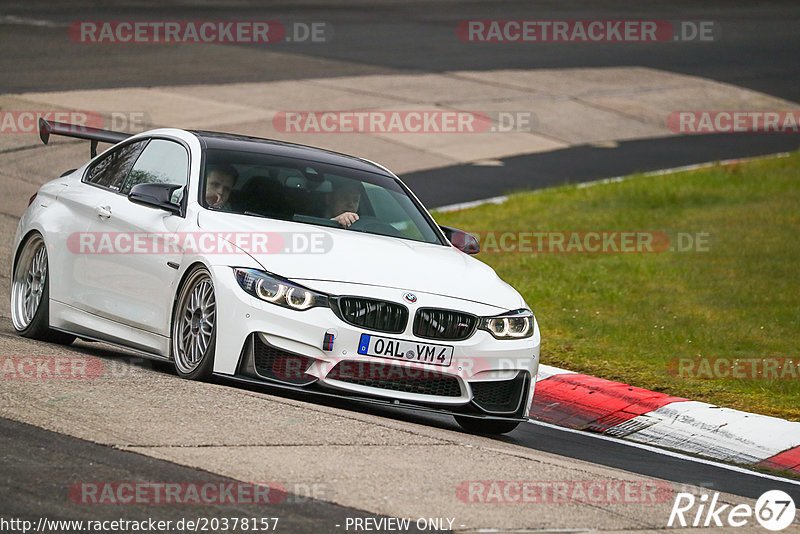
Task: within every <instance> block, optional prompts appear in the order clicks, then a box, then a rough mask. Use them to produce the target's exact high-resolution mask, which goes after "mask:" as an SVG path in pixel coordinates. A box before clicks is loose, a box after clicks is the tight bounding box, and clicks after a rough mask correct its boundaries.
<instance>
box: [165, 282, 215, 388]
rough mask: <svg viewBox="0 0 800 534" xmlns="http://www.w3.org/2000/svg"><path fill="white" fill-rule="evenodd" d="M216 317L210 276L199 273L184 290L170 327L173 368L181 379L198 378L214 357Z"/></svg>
mask: <svg viewBox="0 0 800 534" xmlns="http://www.w3.org/2000/svg"><path fill="white" fill-rule="evenodd" d="M216 315H217V301H216V299H215V298H214V284H213V283H212V281H211V276H209V274H208V272H207V271H206V270H205V269H198V270H196V271H195V272H194V273H193V274H191V275H190V276H189V279H188V280H187V281H186V283H185V284H184V286H183V290H182V291H181V294H180V298H179V301H178V303H177V306H176V308H175V318H174V321H173V326H172V350H173V356H174V358H175V367H176V369H177V370H178V372H179V373H180V374H181V375H184V376H186V375H189V377H190V378H199V376H193V375H195V374H200V373H201V372H202V371H201V370H200V367H201V366H204V364H206V365H205V366H204V367H206V366H207V365H208V364H207V362H208V359H209V358H211V357H213V352H214V346H213V343H214V340H215V336H214V326H215V324H216Z"/></svg>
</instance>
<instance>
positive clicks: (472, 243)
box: [439, 226, 481, 254]
mask: <svg viewBox="0 0 800 534" xmlns="http://www.w3.org/2000/svg"><path fill="white" fill-rule="evenodd" d="M439 228H441V229H442V232H444V236H445V237H446V238H447V239H448V241H450V243H452V244H453V246H454V247H456V248H457V249H458V250H460V251H461V252H466V253H467V254H477V253H478V252H480V251H481V244H480V241H478V238H477V237H475V236H474V235H472V234H468V233H467V232H465V231H464V230H459V229H458V228H450V227H449V226H440V227H439Z"/></svg>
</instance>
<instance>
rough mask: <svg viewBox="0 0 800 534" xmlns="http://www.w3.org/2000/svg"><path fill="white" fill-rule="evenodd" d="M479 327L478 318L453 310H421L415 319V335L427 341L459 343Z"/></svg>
mask: <svg viewBox="0 0 800 534" xmlns="http://www.w3.org/2000/svg"><path fill="white" fill-rule="evenodd" d="M477 326H478V318H477V317H475V316H474V315H470V314H468V313H463V312H457V311H453V310H439V309H436V308H420V309H419V310H417V315H416V316H415V317H414V335H415V336H417V337H421V338H425V339H442V340H448V341H459V340H462V339H467V338H468V337H470V336H471V335H472V334H473V333H474V332H475V328H476V327H477Z"/></svg>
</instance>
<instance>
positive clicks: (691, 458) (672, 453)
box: [528, 420, 800, 486]
mask: <svg viewBox="0 0 800 534" xmlns="http://www.w3.org/2000/svg"><path fill="white" fill-rule="evenodd" d="M528 422H529V423H531V424H534V425H539V426H543V427H545V428H552V429H555V430H561V431H564V432H569V433H571V434H579V435H581V436H588V437H592V438H596V439H601V440H604V441H613V442H614V443H619V444H622V445H627V446H629V447H635V448H637V449H643V450H646V451H649V452H654V453H656V454H663V455H664V456H671V457H673V458H678V459H681V460H688V461H690V462H696V463H699V464H706V465H711V466H714V467H719V468H721V469H727V470H728V471H734V472H736V473H744V474H747V475H752V476H756V477H759V478H764V479H767V480H774V481H777V482H783V483H785V484H793V485H795V486H800V480H793V479H790V478H783V477H779V476H775V475H768V474H766V473H759V472H757V471H751V470H750V469H745V468H744V467H739V466H736V465H728V464H724V463H721V462H715V461H713V460H706V459H705V458H696V457H694V456H689V455H686V454H682V453H680V452H675V451H670V450H667V449H661V448H658V447H653V446H650V445H644V444H642V443H636V442H635V441H627V440H623V439H619V438H612V437H609V436H604V435H603V434H595V433H593V432H586V431H585V430H576V429H574V428H567V427H563V426H558V425H554V424H552V423H545V422H543V421H533V420H529V421H528Z"/></svg>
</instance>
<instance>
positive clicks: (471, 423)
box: [455, 415, 519, 434]
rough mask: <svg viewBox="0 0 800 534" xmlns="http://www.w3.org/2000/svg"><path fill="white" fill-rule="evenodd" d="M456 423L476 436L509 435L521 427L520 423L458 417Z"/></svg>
mask: <svg viewBox="0 0 800 534" xmlns="http://www.w3.org/2000/svg"><path fill="white" fill-rule="evenodd" d="M455 418H456V422H457V423H458V424H459V425H460V426H461V428H463V429H464V430H466V431H467V432H472V433H474V434H507V433H508V432H511V431H512V430H514V429H515V428H517V427H518V426H519V421H498V420H496V419H476V418H474V417H461V416H458V415H456V416H455Z"/></svg>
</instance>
